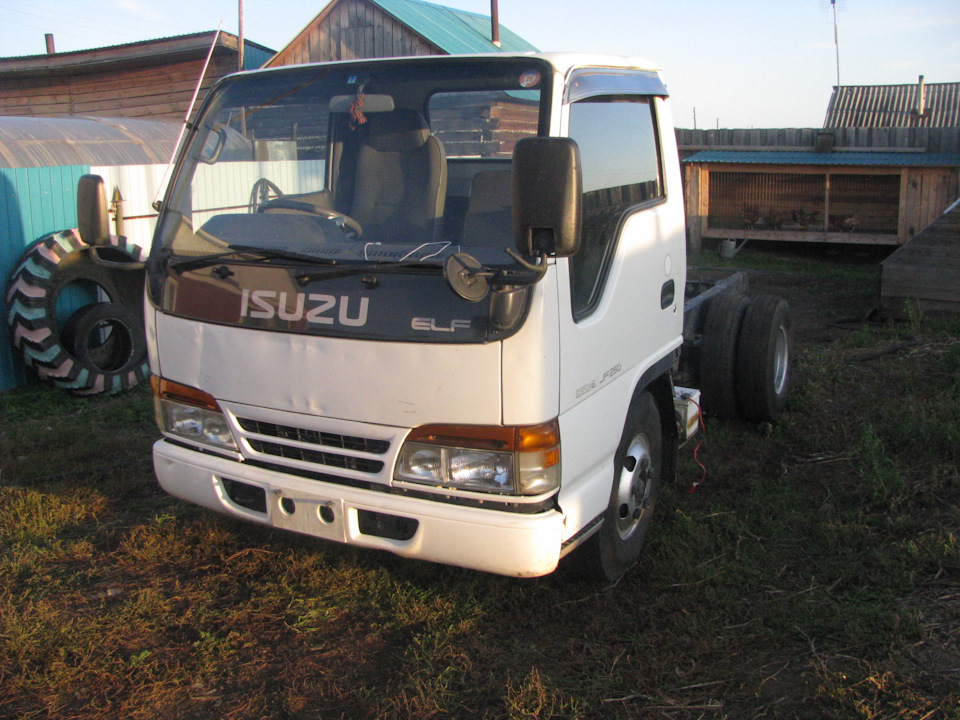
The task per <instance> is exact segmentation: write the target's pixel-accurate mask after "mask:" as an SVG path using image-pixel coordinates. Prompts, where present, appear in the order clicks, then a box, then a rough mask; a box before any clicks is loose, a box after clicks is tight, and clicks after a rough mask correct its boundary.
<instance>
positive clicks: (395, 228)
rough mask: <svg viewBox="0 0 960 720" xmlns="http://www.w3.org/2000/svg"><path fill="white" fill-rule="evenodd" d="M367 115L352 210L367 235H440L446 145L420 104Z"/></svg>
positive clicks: (402, 238)
mask: <svg viewBox="0 0 960 720" xmlns="http://www.w3.org/2000/svg"><path fill="white" fill-rule="evenodd" d="M367 117H368V119H367V123H366V127H365V130H366V131H367V136H366V138H365V139H364V140H363V141H362V143H361V145H360V149H359V152H358V155H357V175H356V185H355V188H354V193H353V204H352V206H351V209H350V213H349V214H350V216H351V217H352V218H353V219H354V220H356V221H357V222H359V223H360V225H361V226H362V227H363V240H365V241H370V242H417V243H420V242H428V241H433V240H436V239H437V237H438V236H439V233H440V229H441V225H442V219H443V206H444V199H445V197H446V194H447V162H446V156H445V154H444V151H443V145H442V144H441V142H440V141H439V140H438V139H437V138H436V137H435V136H434V135H433V134H432V133H431V132H430V128H429V127H428V126H427V123H426V121H425V120H424V119H423V116H422V115H420V113H418V112H416V111H415V110H410V109H407V108H398V109H396V110H393V111H392V112H389V113H371V114H370V115H368V116H367Z"/></svg>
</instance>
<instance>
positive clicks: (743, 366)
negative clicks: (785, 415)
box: [736, 295, 791, 422]
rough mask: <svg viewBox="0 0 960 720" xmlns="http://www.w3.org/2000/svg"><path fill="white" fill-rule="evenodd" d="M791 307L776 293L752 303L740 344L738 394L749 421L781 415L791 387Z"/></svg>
mask: <svg viewBox="0 0 960 720" xmlns="http://www.w3.org/2000/svg"><path fill="white" fill-rule="evenodd" d="M790 327H791V323H790V307H789V306H788V305H787V301H786V300H784V299H783V298H779V297H776V296H773V295H760V296H758V297H755V298H754V299H753V300H752V301H751V302H750V307H748V308H747V311H746V313H745V314H744V317H743V326H742V328H741V331H740V339H739V342H738V347H737V383H736V384H737V397H738V401H739V403H740V413H741V415H742V416H743V417H744V418H745V419H747V420H755V421H757V422H764V421H767V422H773V421H775V420H776V419H777V418H778V417H780V412H781V411H782V410H783V407H784V405H785V404H786V402H787V391H788V390H789V386H790V347H791V338H790Z"/></svg>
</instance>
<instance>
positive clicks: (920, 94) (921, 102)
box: [916, 75, 926, 117]
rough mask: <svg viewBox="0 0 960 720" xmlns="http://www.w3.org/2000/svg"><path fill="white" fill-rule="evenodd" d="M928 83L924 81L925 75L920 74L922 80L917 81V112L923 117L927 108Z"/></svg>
mask: <svg viewBox="0 0 960 720" xmlns="http://www.w3.org/2000/svg"><path fill="white" fill-rule="evenodd" d="M925 89H926V83H924V81H923V75H921V76H920V80H919V81H918V82H917V105H916V113H917V115H919V116H920V117H923V111H924V110H925V109H926V102H925V101H926V97H925V95H926V92H924V91H925Z"/></svg>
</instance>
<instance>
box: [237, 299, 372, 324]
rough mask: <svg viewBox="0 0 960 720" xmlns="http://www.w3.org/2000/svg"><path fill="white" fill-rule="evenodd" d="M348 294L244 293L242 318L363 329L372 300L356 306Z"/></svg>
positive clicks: (366, 300)
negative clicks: (274, 319) (276, 319)
mask: <svg viewBox="0 0 960 720" xmlns="http://www.w3.org/2000/svg"><path fill="white" fill-rule="evenodd" d="M353 301H354V299H353V298H351V297H350V296H349V295H341V296H340V297H339V298H338V297H336V296H334V295H323V294H320V293H309V294H305V293H286V292H277V291H275V290H244V291H243V294H242V295H241V296H240V317H242V318H244V317H248V318H255V319H258V320H270V319H271V318H274V317H277V318H279V319H281V320H284V321H287V322H296V321H298V320H303V319H306V321H307V322H308V323H316V324H318V325H333V324H334V323H336V324H339V325H346V326H348V327H363V326H364V325H366V324H367V308H368V306H369V304H370V299H369V298H365V297H364V298H360V300H359V302H358V304H357V306H356V307H351V304H352V302H353Z"/></svg>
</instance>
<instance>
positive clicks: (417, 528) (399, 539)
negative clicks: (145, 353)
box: [153, 440, 564, 577]
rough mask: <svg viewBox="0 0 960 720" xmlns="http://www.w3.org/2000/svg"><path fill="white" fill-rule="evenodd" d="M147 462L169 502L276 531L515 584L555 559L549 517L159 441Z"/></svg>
mask: <svg viewBox="0 0 960 720" xmlns="http://www.w3.org/2000/svg"><path fill="white" fill-rule="evenodd" d="M153 460H154V468H155V470H156V474H157V479H158V480H159V481H160V485H161V487H163V489H164V490H166V491H167V492H168V493H170V494H171V495H174V496H175V497H178V498H181V499H183V500H186V501H188V502H192V503H195V504H197V505H200V506H202V507H206V508H209V509H211V510H216V511H218V512H222V513H225V514H227V515H232V516H233V517H237V518H242V519H245V520H250V521H253V522H257V523H261V524H265V525H270V526H273V527H276V528H281V529H284V530H292V531H295V532H299V533H304V534H307V535H312V536H314V537H318V538H323V539H326V540H334V541H337V542H342V543H347V544H350V545H356V546H359V547H366V548H374V549H379V550H388V551H390V552H392V553H396V554H397V555H401V556H403V557H409V558H416V559H420V560H429V561H431V562H437V563H444V564H448V565H457V566H460V567H465V568H470V569H473V570H481V571H484V572H491V573H497V574H500V575H511V576H517V577H535V576H539V575H546V574H548V573H550V572H552V571H553V570H554V569H556V567H557V563H558V562H559V559H560V551H561V544H562V536H563V526H564V518H563V515H562V514H561V513H560V512H558V511H556V510H547V511H544V512H542V513H536V514H532V515H531V514H520V513H512V512H503V511H499V510H495V509H490V508H476V507H463V506H459V505H453V504H450V503H445V502H440V501H434V500H427V499H422V498H413V497H405V496H399V495H393V494H389V493H385V492H377V491H373V490H366V489H361V488H355V487H349V486H345V485H339V484H335V483H329V482H323V481H319V480H313V479H308V478H302V477H297V476H293V475H287V474H284V473H280V472H276V471H273V470H268V469H264V468H261V467H255V466H252V465H248V464H244V463H238V462H235V461H232V460H229V459H226V458H222V457H218V456H215V455H210V454H205V453H200V452H197V451H195V450H190V449H188V448H185V447H181V446H179V445H174V444H173V443H170V442H167V441H166V440H159V441H157V443H156V444H155V445H154V447H153ZM230 481H233V482H240V483H244V484H246V485H250V486H254V488H260V489H262V490H263V491H264V493H265V507H264V511H263V512H260V511H259V510H254V509H250V508H249V507H244V506H241V505H239V504H237V503H236V502H234V500H232V499H231V497H230V495H229V493H228V491H227V488H228V483H230ZM369 518H377V519H382V518H387V519H391V518H393V519H396V520H397V521H399V523H400V524H401V525H402V526H403V527H405V528H410V532H409V533H407V532H404V533H399V534H394V536H393V537H391V536H389V535H391V533H385V534H374V533H376V532H377V531H376V530H371V523H370V521H369ZM365 520H366V521H365ZM374 524H376V523H374Z"/></svg>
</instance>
